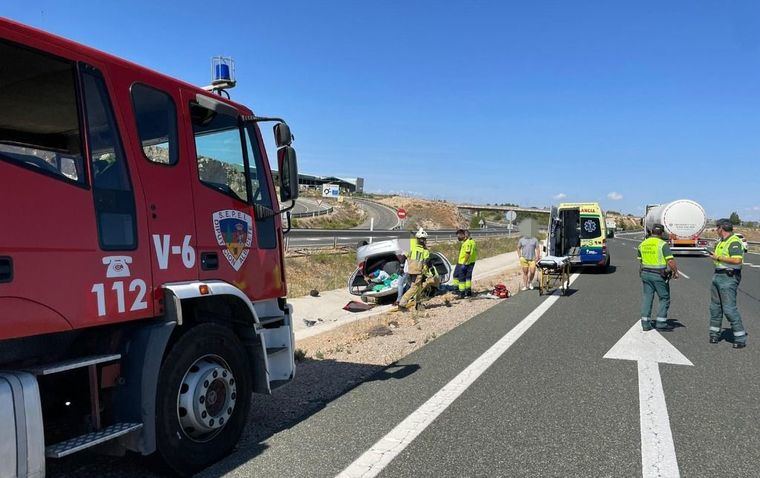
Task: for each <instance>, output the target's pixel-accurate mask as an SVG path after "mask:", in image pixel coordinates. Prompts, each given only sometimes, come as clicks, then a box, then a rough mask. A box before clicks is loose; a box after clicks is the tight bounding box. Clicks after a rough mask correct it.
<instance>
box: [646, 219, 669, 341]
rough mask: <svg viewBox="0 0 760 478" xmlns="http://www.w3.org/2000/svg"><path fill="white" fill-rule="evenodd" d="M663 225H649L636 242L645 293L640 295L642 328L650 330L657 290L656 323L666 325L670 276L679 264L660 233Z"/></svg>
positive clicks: (663, 327)
mask: <svg viewBox="0 0 760 478" xmlns="http://www.w3.org/2000/svg"><path fill="white" fill-rule="evenodd" d="M664 233H665V228H664V227H663V226H662V225H661V224H655V225H654V227H652V233H651V235H650V236H649V237H648V238H647V239H646V240H644V242H642V243H641V244H639V260H640V261H641V283H642V285H643V286H644V295H643V297H642V299H641V328H642V329H644V330H652V322H651V315H652V305H653V304H654V295H655V294H657V299H658V302H659V310H658V312H657V320H656V321H655V327H656V328H658V329H667V328H668V309H669V308H670V282H669V281H670V278H671V277H672V278H673V279H678V266H677V265H676V261H675V259H673V253H672V252H671V251H670V246H669V245H668V243H667V242H665V240H663V238H662V236H663V234H664Z"/></svg>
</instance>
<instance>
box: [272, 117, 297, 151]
mask: <svg viewBox="0 0 760 478" xmlns="http://www.w3.org/2000/svg"><path fill="white" fill-rule="evenodd" d="M274 141H275V143H276V144H277V147H278V148H282V147H283V146H290V145H291V143H293V133H291V132H290V126H288V125H287V124H285V123H277V124H276V125H274Z"/></svg>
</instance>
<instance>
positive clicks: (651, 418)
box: [604, 321, 693, 478]
mask: <svg viewBox="0 0 760 478" xmlns="http://www.w3.org/2000/svg"><path fill="white" fill-rule="evenodd" d="M604 358H609V359H618V360H633V361H635V362H637V364H638V367H639V416H640V419H641V468H642V474H643V476H644V478H655V477H659V478H675V477H678V476H680V474H679V471H678V461H677V460H676V448H675V445H674V443H673V434H672V433H671V431H670V418H668V407H667V405H666V404H665V392H664V391H663V389H662V379H661V378H660V366H659V364H660V363H669V364H674V365H693V364H692V363H691V362H690V361H689V359H687V358H686V357H685V356H684V355H683V354H682V353H681V352H679V351H678V349H676V348H675V347H673V345H671V344H670V342H668V341H667V340H665V338H664V337H663V336H662V335H660V333H659V332H657V331H656V330H650V331H648V332H644V331H643V330H642V329H641V322H640V321H637V322H636V323H635V324H634V325H633V327H631V328H630V330H628V332H627V333H626V334H625V335H624V336H623V338H621V339H620V340H619V341H618V343H616V344H615V345H614V346H613V347H612V348H611V349H610V351H609V352H607V353H606V354H605V355H604Z"/></svg>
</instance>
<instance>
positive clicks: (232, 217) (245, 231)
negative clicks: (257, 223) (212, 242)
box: [212, 209, 253, 271]
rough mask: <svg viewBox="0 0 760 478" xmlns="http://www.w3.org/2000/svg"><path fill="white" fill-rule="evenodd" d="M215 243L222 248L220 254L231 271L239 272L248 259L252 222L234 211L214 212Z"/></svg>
mask: <svg viewBox="0 0 760 478" xmlns="http://www.w3.org/2000/svg"><path fill="white" fill-rule="evenodd" d="M212 219H213V224H214V235H215V236H216V242H217V243H218V244H219V245H220V246H222V247H224V250H222V254H224V257H226V258H227V261H228V262H229V263H230V265H231V266H232V268H233V269H235V270H236V271H238V270H240V268H241V267H242V266H243V263H244V262H245V260H246V259H247V258H248V252H249V250H250V248H251V242H252V240H253V220H252V219H251V216H249V215H248V214H246V213H244V212H241V211H237V210H235V209H224V210H222V211H216V212H215V213H214V214H213V215H212Z"/></svg>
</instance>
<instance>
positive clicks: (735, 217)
mask: <svg viewBox="0 0 760 478" xmlns="http://www.w3.org/2000/svg"><path fill="white" fill-rule="evenodd" d="M728 220H729V221H731V224H733V225H734V226H738V225H739V224H741V223H742V220H741V219H739V215H738V214H737V213H736V211H734V212H732V213H731V217H729V218H728Z"/></svg>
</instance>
